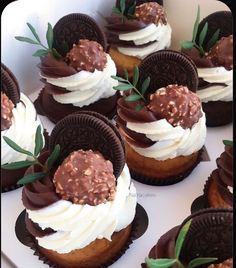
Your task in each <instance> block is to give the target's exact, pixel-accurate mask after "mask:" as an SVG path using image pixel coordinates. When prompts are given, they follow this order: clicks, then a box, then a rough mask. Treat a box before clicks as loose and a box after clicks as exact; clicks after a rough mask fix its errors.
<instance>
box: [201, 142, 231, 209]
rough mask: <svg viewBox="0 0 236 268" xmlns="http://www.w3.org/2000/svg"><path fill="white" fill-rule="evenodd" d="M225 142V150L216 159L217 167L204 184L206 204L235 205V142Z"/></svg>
mask: <svg viewBox="0 0 236 268" xmlns="http://www.w3.org/2000/svg"><path fill="white" fill-rule="evenodd" d="M224 142H225V150H224V152H223V153H222V154H221V155H220V157H218V158H217V159H216V164H217V169H215V170H214V171H212V173H211V175H210V177H209V178H208V180H207V181H206V184H205V186H204V198H205V200H206V205H207V206H209V207H213V208H232V207H233V143H232V142H230V141H224Z"/></svg>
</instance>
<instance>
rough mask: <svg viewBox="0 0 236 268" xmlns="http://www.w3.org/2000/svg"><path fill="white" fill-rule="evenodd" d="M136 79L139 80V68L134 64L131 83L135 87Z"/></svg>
mask: <svg viewBox="0 0 236 268" xmlns="http://www.w3.org/2000/svg"><path fill="white" fill-rule="evenodd" d="M138 80H139V69H138V66H137V65H135V66H134V72H133V85H134V87H136V85H137V83H138Z"/></svg>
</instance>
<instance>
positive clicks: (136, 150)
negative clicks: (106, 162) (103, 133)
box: [113, 50, 206, 185]
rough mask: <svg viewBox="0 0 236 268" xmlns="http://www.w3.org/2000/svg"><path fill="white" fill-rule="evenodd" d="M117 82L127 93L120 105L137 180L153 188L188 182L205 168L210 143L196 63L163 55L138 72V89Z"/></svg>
mask: <svg viewBox="0 0 236 268" xmlns="http://www.w3.org/2000/svg"><path fill="white" fill-rule="evenodd" d="M139 73H140V75H139ZM147 74H149V75H150V77H147ZM139 76H140V79H139ZM113 78H114V79H117V80H118V81H120V82H121V83H123V84H121V85H119V86H117V87H115V88H114V89H116V90H121V91H123V92H125V93H124V95H123V97H122V98H120V99H119V100H118V110H117V124H118V127H119V130H120V132H121V134H122V136H123V138H124V141H125V147H126V159H127V164H128V166H129V168H130V170H131V175H132V178H134V179H135V180H138V181H140V182H143V183H147V184H151V185H169V184H173V183H176V182H179V181H181V180H182V179H184V178H185V177H186V176H187V175H188V174H190V173H191V171H192V170H193V168H194V167H195V166H196V165H197V164H198V163H199V161H200V157H201V149H202V147H203V145H204V143H205V137H206V125H205V114H204V112H203V111H202V108H201V102H200V100H199V98H198V97H197V95H196V94H195V93H194V91H195V90H196V88H197V81H198V80H197V72H196V68H195V66H194V65H193V63H192V62H191V61H190V60H189V59H188V58H186V57H185V56H184V55H182V54H181V53H179V52H175V51H171V50H162V51H158V52H156V53H153V54H152V55H150V56H148V57H147V58H145V59H144V60H143V61H142V62H141V64H140V68H139V69H138V68H137V67H136V68H135V70H134V82H133V84H132V83H131V82H130V81H128V80H125V79H123V78H119V77H113Z"/></svg>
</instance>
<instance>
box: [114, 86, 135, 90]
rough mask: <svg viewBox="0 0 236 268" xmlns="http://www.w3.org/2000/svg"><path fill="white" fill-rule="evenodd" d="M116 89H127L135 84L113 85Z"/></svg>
mask: <svg viewBox="0 0 236 268" xmlns="http://www.w3.org/2000/svg"><path fill="white" fill-rule="evenodd" d="M113 88H114V89H115V90H120V91H126V90H129V89H132V88H133V85H130V84H124V85H118V86H115V87H113Z"/></svg>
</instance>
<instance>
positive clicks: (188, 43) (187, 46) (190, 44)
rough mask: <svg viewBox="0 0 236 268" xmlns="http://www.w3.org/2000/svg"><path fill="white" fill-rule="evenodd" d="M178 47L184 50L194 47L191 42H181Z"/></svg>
mask: <svg viewBox="0 0 236 268" xmlns="http://www.w3.org/2000/svg"><path fill="white" fill-rule="evenodd" d="M180 45H181V47H182V48H185V49H189V48H192V47H194V43H193V42H192V41H182V42H181V43H180Z"/></svg>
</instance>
